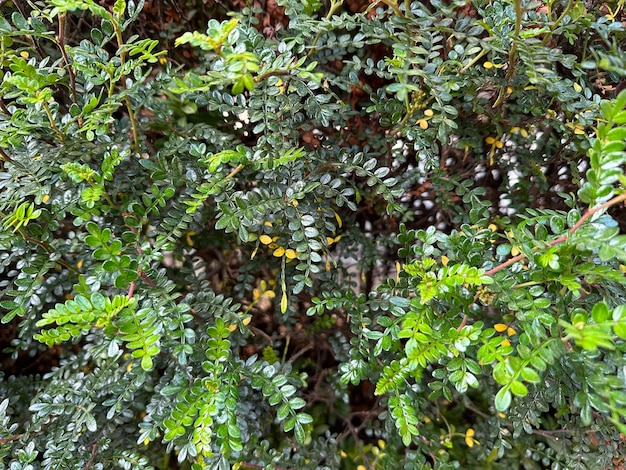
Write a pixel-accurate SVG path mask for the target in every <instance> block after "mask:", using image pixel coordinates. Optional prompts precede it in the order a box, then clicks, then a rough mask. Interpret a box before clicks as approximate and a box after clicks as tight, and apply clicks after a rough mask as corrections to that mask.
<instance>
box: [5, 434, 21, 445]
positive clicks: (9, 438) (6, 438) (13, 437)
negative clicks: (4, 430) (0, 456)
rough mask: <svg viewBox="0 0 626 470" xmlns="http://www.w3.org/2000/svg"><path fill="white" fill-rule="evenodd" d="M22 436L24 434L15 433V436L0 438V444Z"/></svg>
mask: <svg viewBox="0 0 626 470" xmlns="http://www.w3.org/2000/svg"><path fill="white" fill-rule="evenodd" d="M22 437H24V434H16V435H15V436H10V437H2V438H0V444H8V443H9V442H13V441H17V440H18V439H21V438H22Z"/></svg>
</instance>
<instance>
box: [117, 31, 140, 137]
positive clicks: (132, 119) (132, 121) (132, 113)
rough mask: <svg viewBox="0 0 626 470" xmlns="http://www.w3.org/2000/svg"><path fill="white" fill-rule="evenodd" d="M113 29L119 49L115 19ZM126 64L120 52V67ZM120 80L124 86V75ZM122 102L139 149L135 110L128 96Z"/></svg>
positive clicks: (118, 35)
mask: <svg viewBox="0 0 626 470" xmlns="http://www.w3.org/2000/svg"><path fill="white" fill-rule="evenodd" d="M112 24H113V29H114V30H115V39H116V40H117V47H118V49H121V48H122V46H123V45H124V39H123V38H122V32H121V31H120V27H119V25H118V24H117V21H112ZM124 65H126V52H125V51H121V52H120V67H122V68H124ZM120 81H121V82H122V86H123V87H124V88H126V75H122V76H121V77H120ZM124 104H126V111H127V112H128V118H129V119H130V125H131V128H132V129H133V143H134V144H135V149H139V130H138V129H137V120H136V119H135V111H133V105H132V103H131V102H130V97H129V96H126V97H124Z"/></svg>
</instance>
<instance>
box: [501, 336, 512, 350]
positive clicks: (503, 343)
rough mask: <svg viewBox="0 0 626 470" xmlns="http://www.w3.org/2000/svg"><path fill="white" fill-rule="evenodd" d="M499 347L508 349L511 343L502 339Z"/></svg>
mask: <svg viewBox="0 0 626 470" xmlns="http://www.w3.org/2000/svg"><path fill="white" fill-rule="evenodd" d="M500 346H504V347H505V348H506V347H509V346H511V342H510V341H509V340H508V339H506V338H505V339H503V340H502V342H501V343H500Z"/></svg>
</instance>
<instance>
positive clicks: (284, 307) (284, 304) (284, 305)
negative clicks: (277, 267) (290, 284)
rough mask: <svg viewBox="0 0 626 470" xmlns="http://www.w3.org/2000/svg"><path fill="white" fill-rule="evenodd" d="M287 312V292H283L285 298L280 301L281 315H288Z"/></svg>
mask: <svg viewBox="0 0 626 470" xmlns="http://www.w3.org/2000/svg"><path fill="white" fill-rule="evenodd" d="M286 312H287V293H286V292H285V291H283V296H282V298H281V299H280V313H283V314H284V313H286Z"/></svg>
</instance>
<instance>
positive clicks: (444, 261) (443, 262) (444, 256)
mask: <svg viewBox="0 0 626 470" xmlns="http://www.w3.org/2000/svg"><path fill="white" fill-rule="evenodd" d="M448 261H450V258H448V257H447V256H446V255H442V256H441V264H443V265H444V266H448Z"/></svg>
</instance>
